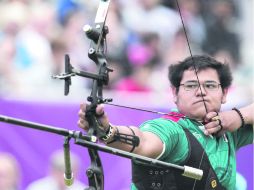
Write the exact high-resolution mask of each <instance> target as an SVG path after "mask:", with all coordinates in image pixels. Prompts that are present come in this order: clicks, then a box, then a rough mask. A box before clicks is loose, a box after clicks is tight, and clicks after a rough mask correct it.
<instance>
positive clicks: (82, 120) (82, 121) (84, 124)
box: [78, 119, 89, 131]
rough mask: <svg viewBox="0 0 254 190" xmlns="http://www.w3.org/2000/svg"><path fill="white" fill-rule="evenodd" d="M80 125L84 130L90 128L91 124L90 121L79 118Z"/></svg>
mask: <svg viewBox="0 0 254 190" xmlns="http://www.w3.org/2000/svg"><path fill="white" fill-rule="evenodd" d="M78 126H79V127H80V128H81V129H84V130H86V131H87V130H88V129H89V127H88V126H89V125H88V122H87V121H86V120H84V119H79V120H78Z"/></svg>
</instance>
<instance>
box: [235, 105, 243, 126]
mask: <svg viewBox="0 0 254 190" xmlns="http://www.w3.org/2000/svg"><path fill="white" fill-rule="evenodd" d="M232 110H235V111H236V112H237V113H238V115H239V116H240V118H241V122H242V124H241V127H244V125H245V121H244V118H243V115H242V113H241V112H240V110H239V109H237V108H233V109H232Z"/></svg>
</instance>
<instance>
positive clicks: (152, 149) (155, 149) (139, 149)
mask: <svg viewBox="0 0 254 190" xmlns="http://www.w3.org/2000/svg"><path fill="white" fill-rule="evenodd" d="M112 127H113V128H114V129H115V130H114V131H115V135H117V134H116V133H120V134H123V135H135V136H136V137H138V139H139V144H138V146H133V145H129V144H127V143H124V142H121V141H119V140H116V141H113V142H111V141H112V140H113V139H114V137H113V138H112V139H110V140H109V141H107V142H105V144H106V145H107V146H110V147H113V148H117V149H120V150H124V151H128V152H130V151H132V152H133V153H135V154H139V155H142V156H147V157H151V158H156V157H157V156H158V155H160V153H161V152H162V148H163V144H162V142H161V141H160V139H159V138H158V137H157V136H156V135H154V134H152V133H149V132H142V131H141V130H140V129H139V128H137V127H134V126H130V127H129V126H128V127H127V126H116V125H112ZM151 142H152V143H151Z"/></svg>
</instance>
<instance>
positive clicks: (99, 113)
mask: <svg viewBox="0 0 254 190" xmlns="http://www.w3.org/2000/svg"><path fill="white" fill-rule="evenodd" d="M96 115H97V116H98V117H102V116H104V105H102V104H100V105H98V106H97V107H96Z"/></svg>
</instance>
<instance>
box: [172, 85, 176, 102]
mask: <svg viewBox="0 0 254 190" xmlns="http://www.w3.org/2000/svg"><path fill="white" fill-rule="evenodd" d="M171 92H172V95H173V101H174V102H175V103H176V102H177V93H178V92H177V88H176V87H174V86H171Z"/></svg>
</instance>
